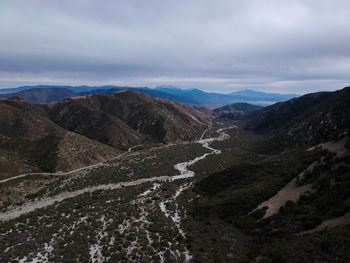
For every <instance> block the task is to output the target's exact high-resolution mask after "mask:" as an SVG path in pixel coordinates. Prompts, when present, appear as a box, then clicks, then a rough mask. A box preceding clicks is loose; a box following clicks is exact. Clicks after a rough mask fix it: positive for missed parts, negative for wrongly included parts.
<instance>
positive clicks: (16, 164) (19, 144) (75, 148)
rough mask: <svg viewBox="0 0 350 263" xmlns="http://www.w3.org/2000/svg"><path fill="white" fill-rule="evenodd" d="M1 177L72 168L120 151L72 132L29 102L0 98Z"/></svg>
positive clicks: (103, 158) (100, 159) (105, 157)
mask: <svg viewBox="0 0 350 263" xmlns="http://www.w3.org/2000/svg"><path fill="white" fill-rule="evenodd" d="M0 152H1V154H0V155H1V158H0V171H1V172H0V177H1V178H5V177H9V176H12V175H16V174H19V173H25V172H32V171H56V170H64V171H66V170H70V169H74V168H78V167H80V166H83V165H87V164H91V163H97V162H100V161H103V160H106V159H108V158H109V157H111V156H114V155H115V154H117V152H118V151H117V150H116V149H113V148H111V147H109V146H107V145H104V144H102V143H99V142H96V141H93V140H90V139H88V138H85V137H83V136H80V135H78V134H74V133H71V132H69V131H67V130H65V129H63V128H61V127H59V126H58V125H56V124H55V123H53V122H52V121H51V120H50V119H49V118H48V114H47V113H46V111H45V110H44V109H42V108H41V107H39V106H37V105H33V104H31V103H28V102H26V101H20V100H7V101H0Z"/></svg>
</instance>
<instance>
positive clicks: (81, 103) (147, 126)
mask: <svg viewBox="0 0 350 263" xmlns="http://www.w3.org/2000/svg"><path fill="white" fill-rule="evenodd" d="M45 108H46V109H47V111H48V113H49V115H50V118H51V119H52V120H53V121H54V122H55V123H57V124H58V125H60V126H62V127H64V128H66V129H68V130H70V131H74V132H76V133H79V134H82V135H84V136H86V137H88V138H91V139H94V140H98V141H100V142H103V143H106V144H109V145H112V146H115V147H119V148H123V147H126V146H130V145H134V144H139V143H141V142H143V141H145V140H150V141H157V142H171V141H179V140H193V139H195V138H196V136H198V134H199V133H200V132H201V131H202V130H203V129H204V128H205V126H206V125H208V122H209V117H210V113H209V112H205V111H203V110H200V109H196V108H192V107H189V106H185V105H182V104H177V103H173V102H170V101H167V100H162V99H154V98H151V97H149V96H147V95H145V94H143V93H141V92H137V91H120V92H115V93H113V94H111V95H89V96H84V97H74V98H70V99H66V100H64V101H60V102H57V103H53V104H49V105H48V106H45Z"/></svg>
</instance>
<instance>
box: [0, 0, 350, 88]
mask: <svg viewBox="0 0 350 263" xmlns="http://www.w3.org/2000/svg"><path fill="white" fill-rule="evenodd" d="M348 10H350V2H349V1H346V0H344V1H342V0H335V1H325V0H321V1H316V0H304V1H303V0H299V1H279V0H266V1H259V0H252V1H250V0H248V1H247V0H244V1H243V0H242V1H232V0H221V1H210V0H207V1H205V0H201V1H199V0H198V1H197V0H192V1H188V0H186V1H185V0H179V1H171V0H149V1H141V0H139V1H137V0H131V1H112V0H105V1H96V0H69V1H68V0H63V1H62V0H61V1H58V0H57V1H45V0H32V1H24V0H22V1H20V0H4V1H1V2H0V36H1V42H0V87H1V86H2V87H5V86H8V85H12V86H13V85H20V84H27V83H33V82H34V83H35V82H40V83H42V82H45V83H48V82H50V83H52V84H54V83H63V82H64V83H66V84H70V83H72V84H76V83H78V84H90V83H93V84H95V83H101V84H104V83H112V84H130V85H132V84H139V85H150V86H156V85H161V84H173V85H178V86H182V87H199V88H203V89H206V90H215V91H220V92H227V91H232V90H234V89H240V88H256V89H265V90H267V89H268V90H278V91H280V92H287V91H288V92H290V91H293V90H296V91H298V92H301V93H305V92H308V91H314V90H315V89H319V90H324V89H336V88H341V87H342V86H337V85H346V84H347V82H349V78H350V76H349V72H350V30H348V29H349V26H350V16H349V13H348ZM315 85H316V86H317V87H315Z"/></svg>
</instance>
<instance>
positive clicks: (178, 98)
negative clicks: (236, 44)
mask: <svg viewBox="0 0 350 263" xmlns="http://www.w3.org/2000/svg"><path fill="white" fill-rule="evenodd" d="M68 90H70V91H71V92H74V93H73V94H72V93H71V92H69V91H68ZM120 90H135V91H140V92H142V93H145V94H147V95H149V96H151V97H156V98H163V99H168V100H171V101H174V102H180V103H186V104H189V105H195V106H206V107H209V108H216V107H221V106H224V105H227V104H232V103H235V102H249V103H253V104H259V105H267V104H272V103H275V102H278V101H284V100H288V99H290V98H292V97H297V96H298V95H296V94H276V93H264V92H258V91H253V90H242V91H238V92H233V93H230V94H219V93H208V92H204V91H202V90H199V89H179V88H175V87H171V86H170V87H169V86H160V87H156V88H154V89H151V88H147V87H122V86H91V87H90V86H76V87H74V86H49V85H47V86H46V85H39V86H24V87H18V88H14V89H3V90H2V91H1V90H0V99H1V98H3V99H6V98H9V97H10V96H19V97H22V98H24V99H28V100H30V101H31V102H33V103H47V102H53V101H57V100H61V99H64V98H67V97H72V96H83V95H89V94H104V95H108V94H111V93H113V92H115V91H120ZM3 92H7V93H11V94H12V95H11V94H1V93H3ZM46 93H47V94H46Z"/></svg>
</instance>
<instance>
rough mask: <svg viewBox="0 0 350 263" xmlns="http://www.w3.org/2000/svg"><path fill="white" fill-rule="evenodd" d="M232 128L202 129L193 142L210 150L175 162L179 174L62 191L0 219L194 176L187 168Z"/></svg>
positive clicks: (226, 137) (4, 214) (222, 139)
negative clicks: (98, 193)
mask: <svg viewBox="0 0 350 263" xmlns="http://www.w3.org/2000/svg"><path fill="white" fill-rule="evenodd" d="M232 128H236V126H231V127H228V128H222V129H218V130H217V131H216V132H217V133H218V136H217V137H213V138H208V139H203V137H204V134H205V133H206V132H207V131H208V129H207V130H206V131H204V132H203V134H202V136H201V137H200V139H199V140H198V141H195V142H194V143H199V144H201V145H202V146H203V147H204V148H206V149H208V150H210V151H211V152H209V153H205V154H203V155H201V156H198V157H196V158H194V159H193V160H189V161H186V162H181V163H177V164H175V165H174V168H175V169H176V170H177V171H178V172H179V174H176V175H173V176H158V177H149V178H141V179H137V180H134V181H126V182H119V183H111V184H102V185H98V186H92V187H87V188H83V189H80V190H77V191H73V192H62V193H60V194H58V195H55V196H52V197H48V198H44V199H39V200H36V201H32V202H28V203H26V204H24V205H23V206H21V207H18V208H15V209H12V210H9V211H7V212H4V213H0V220H3V221H5V220H11V219H14V218H17V217H19V216H21V215H23V214H27V213H30V212H32V211H34V210H36V209H39V208H44V207H47V206H50V205H53V204H54V203H56V202H62V201H64V200H66V199H69V198H73V197H76V196H78V195H82V194H84V193H92V192H95V191H101V190H106V191H107V190H116V189H121V188H122V187H129V186H136V185H140V184H143V183H150V182H156V181H158V182H162V181H174V180H179V179H185V178H191V177H193V176H195V173H194V172H193V171H191V170H189V169H188V168H189V167H190V166H192V165H194V164H195V163H197V162H198V161H201V160H203V159H205V158H206V157H208V156H209V155H212V154H220V153H221V151H220V150H218V149H215V148H213V147H210V144H211V143H213V142H216V141H224V140H227V139H229V138H230V136H229V135H228V134H227V133H226V132H225V131H226V130H228V129H232ZM209 129H210V128H209ZM98 165H99V166H101V164H98ZM91 167H92V166H90V167H89V168H91ZM94 167H96V166H94ZM81 169H84V168H81ZM85 169H86V168H85Z"/></svg>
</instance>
